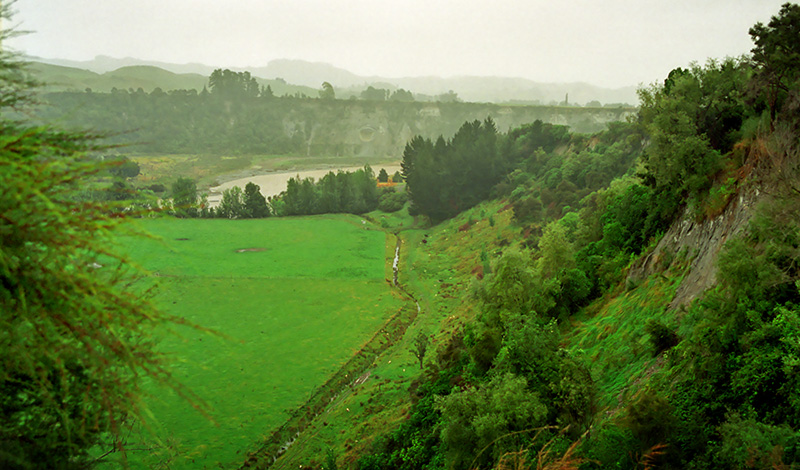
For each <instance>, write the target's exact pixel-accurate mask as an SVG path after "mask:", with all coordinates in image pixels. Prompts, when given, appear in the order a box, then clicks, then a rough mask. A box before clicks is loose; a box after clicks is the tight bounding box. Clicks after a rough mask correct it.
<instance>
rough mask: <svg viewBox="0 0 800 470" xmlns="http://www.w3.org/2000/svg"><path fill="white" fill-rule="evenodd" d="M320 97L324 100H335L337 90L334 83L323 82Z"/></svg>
mask: <svg viewBox="0 0 800 470" xmlns="http://www.w3.org/2000/svg"><path fill="white" fill-rule="evenodd" d="M319 97H320V99H323V100H335V99H336V91H334V89H333V85H331V84H330V83H328V82H322V89H321V90H320V91H319Z"/></svg>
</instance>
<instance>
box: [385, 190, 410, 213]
mask: <svg viewBox="0 0 800 470" xmlns="http://www.w3.org/2000/svg"><path fill="white" fill-rule="evenodd" d="M407 200H408V196H407V195H406V193H398V192H385V193H383V194H382V195H381V196H380V198H379V199H378V209H379V210H381V211H383V212H397V211H399V210H400V209H402V208H403V206H404V205H405V203H406V201H407Z"/></svg>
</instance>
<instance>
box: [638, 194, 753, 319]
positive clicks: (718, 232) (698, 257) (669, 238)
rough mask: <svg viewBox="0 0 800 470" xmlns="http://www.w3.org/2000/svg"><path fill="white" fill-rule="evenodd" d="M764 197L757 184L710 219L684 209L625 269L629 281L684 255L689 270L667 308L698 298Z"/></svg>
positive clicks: (653, 271)
mask: <svg viewBox="0 0 800 470" xmlns="http://www.w3.org/2000/svg"><path fill="white" fill-rule="evenodd" d="M764 197H765V193H764V192H762V191H760V190H759V189H758V188H756V187H751V188H747V189H745V190H743V191H741V192H740V193H739V195H738V197H736V198H734V199H733V200H732V201H731V202H730V203H729V204H728V206H727V207H726V208H725V210H724V211H723V212H722V213H721V214H720V215H718V216H716V217H714V218H712V219H705V220H702V221H700V222H697V221H696V220H695V217H694V215H693V214H691V211H690V210H689V209H688V208H687V209H685V210H684V213H683V214H682V215H681V217H680V218H679V219H678V220H677V221H675V222H674V223H673V224H672V226H671V227H670V228H669V230H668V231H667V233H665V234H664V237H663V238H661V240H660V241H659V242H658V244H657V245H656V247H655V249H654V250H653V251H652V252H651V253H650V254H649V255H647V256H645V257H643V258H641V259H639V260H638V261H637V262H636V263H634V265H633V266H632V267H631V269H630V271H629V272H628V281H630V282H634V283H635V282H639V281H641V280H643V279H645V278H647V277H648V276H650V275H651V274H653V273H655V272H657V271H659V265H662V264H663V263H662V261H663V260H664V259H665V257H666V259H674V258H675V257H678V256H680V257H686V259H688V260H690V264H689V270H688V273H687V274H686V276H685V277H684V278H683V280H682V281H681V284H680V286H678V289H677V290H676V292H675V297H674V298H673V299H672V302H671V303H670V305H669V307H670V308H672V309H679V308H681V307H684V306H687V305H688V304H690V303H691V302H692V301H693V300H694V299H696V298H698V296H700V295H701V294H702V293H703V292H704V291H705V290H706V289H708V288H710V287H712V286H713V285H714V283H715V282H716V266H715V262H716V259H717V255H718V254H719V251H720V250H721V249H722V246H723V245H724V244H725V242H726V241H728V240H730V239H731V238H733V237H734V236H736V235H738V234H739V233H741V232H742V230H744V229H745V228H746V227H747V224H748V222H750V219H751V218H752V215H753V208H754V207H755V206H756V204H758V203H759V202H760V201H761V200H762V199H763V198H764Z"/></svg>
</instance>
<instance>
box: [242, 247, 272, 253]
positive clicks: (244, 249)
mask: <svg viewBox="0 0 800 470" xmlns="http://www.w3.org/2000/svg"><path fill="white" fill-rule="evenodd" d="M250 251H266V248H241V249H239V250H236V252H237V253H247V252H250Z"/></svg>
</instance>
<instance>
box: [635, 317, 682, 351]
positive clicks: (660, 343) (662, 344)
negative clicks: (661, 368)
mask: <svg viewBox="0 0 800 470" xmlns="http://www.w3.org/2000/svg"><path fill="white" fill-rule="evenodd" d="M644 331H645V332H646V333H647V334H649V335H650V344H651V345H652V346H653V355H654V356H658V355H659V354H661V352H663V351H666V350H668V349H671V348H672V347H673V346H675V345H677V344H678V342H679V341H680V340H679V338H678V335H677V334H676V333H675V332H674V331H672V330H671V329H669V327H667V326H666V325H664V324H663V323H662V322H661V321H660V320H655V319H652V318H651V319H650V320H648V321H647V324H645V326H644Z"/></svg>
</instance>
